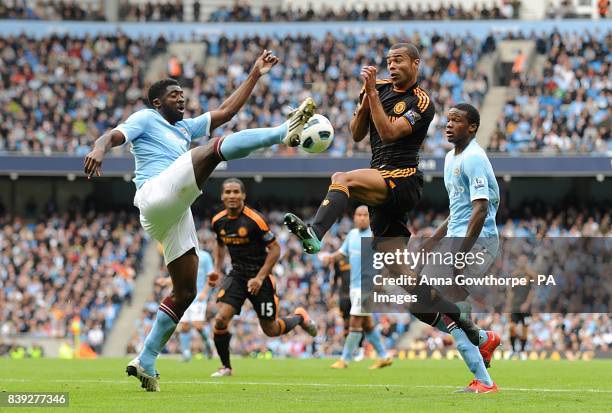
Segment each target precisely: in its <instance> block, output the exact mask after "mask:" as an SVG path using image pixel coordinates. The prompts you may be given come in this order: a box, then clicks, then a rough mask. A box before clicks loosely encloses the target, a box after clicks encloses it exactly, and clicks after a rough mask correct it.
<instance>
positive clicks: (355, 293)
mask: <svg viewBox="0 0 612 413" xmlns="http://www.w3.org/2000/svg"><path fill="white" fill-rule="evenodd" d="M349 294H350V298H351V311H350V312H349V314H350V315H355V316H361V317H364V316H368V315H372V314H370V313H365V312H363V309H362V308H361V289H359V288H351V291H350V293H349Z"/></svg>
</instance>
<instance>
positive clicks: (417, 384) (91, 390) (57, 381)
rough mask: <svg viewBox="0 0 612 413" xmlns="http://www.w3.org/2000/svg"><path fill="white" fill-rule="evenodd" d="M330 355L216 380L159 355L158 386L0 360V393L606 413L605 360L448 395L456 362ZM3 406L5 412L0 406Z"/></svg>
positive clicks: (144, 404)
mask: <svg viewBox="0 0 612 413" xmlns="http://www.w3.org/2000/svg"><path fill="white" fill-rule="evenodd" d="M332 361H333V360H254V359H235V360H234V362H233V364H234V371H235V376H233V377H226V378H222V379H213V378H211V377H210V374H211V373H212V372H213V371H214V370H215V369H216V368H217V367H218V362H217V361H215V360H210V361H209V360H193V361H191V362H190V363H181V362H179V361H178V360H175V359H167V358H162V359H161V360H160V361H159V363H158V369H159V370H160V373H161V382H160V386H161V392H160V393H147V392H145V391H144V390H143V389H141V388H140V383H138V382H137V380H136V379H135V378H133V377H130V378H128V377H127V376H126V375H125V372H124V370H125V366H126V364H127V362H128V359H98V360H68V361H67V360H57V359H42V360H18V361H14V360H10V359H0V390H2V391H9V392H10V391H29V392H36V391H62V392H69V397H70V406H69V408H48V409H40V408H30V409H26V408H15V409H10V411H14V412H24V411H34V412H40V411H42V410H53V411H58V412H66V411H74V412H113V413H119V412H147V413H152V412H163V413H168V412H181V413H184V412H222V413H228V412H247V413H258V412H265V413H271V412H292V413H293V412H376V413H387V412H389V413H394V412H452V413H455V412H487V413H493V412H517V411H520V412H521V413H526V412H557V413H560V412H582V411H583V412H610V411H612V407H611V406H612V360H593V361H588V362H569V361H494V365H493V368H492V369H491V370H490V372H491V375H492V376H493V378H494V380H496V382H497V383H498V385H499V386H500V388H501V392H500V393H498V394H490V395H473V394H454V393H453V391H454V390H456V389H457V388H459V387H461V386H464V385H466V384H468V382H469V381H470V375H469V374H468V372H467V370H466V368H465V367H464V365H463V363H462V362H461V361H459V360H419V361H399V360H396V361H395V363H394V364H393V366H391V367H389V368H385V369H382V370H378V371H369V370H368V369H367V367H368V366H369V364H370V361H367V360H366V361H362V362H360V363H353V364H351V366H350V367H349V368H348V369H346V370H342V371H336V370H332V369H330V368H329V365H330V364H331V363H332ZM0 410H3V411H6V410H7V409H1V408H0Z"/></svg>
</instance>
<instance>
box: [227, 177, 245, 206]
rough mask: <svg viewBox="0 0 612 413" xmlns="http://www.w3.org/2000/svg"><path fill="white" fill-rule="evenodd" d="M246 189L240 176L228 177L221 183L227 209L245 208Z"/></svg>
mask: <svg viewBox="0 0 612 413" xmlns="http://www.w3.org/2000/svg"><path fill="white" fill-rule="evenodd" d="M245 199H246V190H245V189H244V183H243V182H242V181H241V180H240V179H238V178H228V179H226V180H225V181H223V184H222V185H221V201H223V206H225V209H231V210H240V209H242V208H244V200H245Z"/></svg>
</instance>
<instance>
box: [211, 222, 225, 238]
mask: <svg viewBox="0 0 612 413" xmlns="http://www.w3.org/2000/svg"><path fill="white" fill-rule="evenodd" d="M211 228H212V230H213V231H214V233H215V236H216V237H217V242H221V243H222V242H223V241H222V240H221V236H220V235H219V221H213V222H212V225H211Z"/></svg>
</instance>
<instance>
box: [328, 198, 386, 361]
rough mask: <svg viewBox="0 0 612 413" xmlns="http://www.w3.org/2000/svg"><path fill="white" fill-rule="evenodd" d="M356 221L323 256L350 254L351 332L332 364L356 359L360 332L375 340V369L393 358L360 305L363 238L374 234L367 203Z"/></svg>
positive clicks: (369, 316) (329, 261)
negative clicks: (354, 354)
mask: <svg viewBox="0 0 612 413" xmlns="http://www.w3.org/2000/svg"><path fill="white" fill-rule="evenodd" d="M353 221H354V223H355V228H353V229H352V230H350V231H349V233H348V234H347V235H346V238H345V239H344V242H343V243H342V246H341V247H340V249H339V250H338V251H336V252H334V253H333V254H331V255H322V256H321V260H322V262H323V264H324V265H329V264H330V263H333V262H334V261H336V260H337V259H339V258H340V257H341V256H344V257H347V258H348V259H349V263H350V264H351V285H350V298H351V312H350V314H351V317H350V320H349V333H348V335H347V336H346V339H345V341H344V349H343V351H342V358H341V359H340V360H338V361H336V362H335V363H334V364H332V366H331V367H332V368H334V369H344V368H347V367H348V363H349V361H351V360H352V359H353V353H354V352H355V349H356V348H357V346H358V345H359V341H360V340H361V334H363V333H365V338H366V339H367V340H368V341H369V342H370V344H372V346H373V347H374V348H375V349H376V353H377V354H378V360H376V362H375V363H374V364H372V365H371V366H370V369H371V370H373V369H379V368H383V367H387V366H390V365H391V364H392V363H393V359H392V358H391V357H389V356H388V355H387V351H386V350H385V347H384V345H383V343H382V338H381V336H380V332H379V331H378V330H377V329H376V327H375V326H374V319H373V318H372V315H371V314H368V313H364V312H363V310H362V308H361V238H362V237H371V236H372V231H371V230H370V214H369V212H368V207H367V206H365V205H361V206H359V207H358V208H357V209H356V210H355V214H354V215H353Z"/></svg>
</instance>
